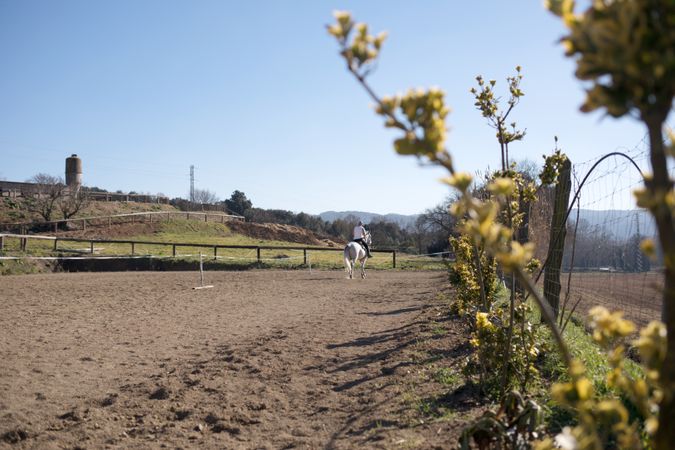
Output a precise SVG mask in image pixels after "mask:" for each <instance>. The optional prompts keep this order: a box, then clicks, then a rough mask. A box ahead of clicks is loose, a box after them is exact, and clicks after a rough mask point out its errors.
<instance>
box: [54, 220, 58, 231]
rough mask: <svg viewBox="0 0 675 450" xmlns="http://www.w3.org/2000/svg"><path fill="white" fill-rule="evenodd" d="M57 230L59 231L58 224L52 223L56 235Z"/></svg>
mask: <svg viewBox="0 0 675 450" xmlns="http://www.w3.org/2000/svg"><path fill="white" fill-rule="evenodd" d="M58 229H59V223H58V222H54V233H56V232H57V231H58Z"/></svg>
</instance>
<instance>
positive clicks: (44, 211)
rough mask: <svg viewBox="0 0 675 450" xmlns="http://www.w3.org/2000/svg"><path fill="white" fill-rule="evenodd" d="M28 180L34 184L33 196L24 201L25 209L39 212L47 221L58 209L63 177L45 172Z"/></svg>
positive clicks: (62, 188)
mask: <svg viewBox="0 0 675 450" xmlns="http://www.w3.org/2000/svg"><path fill="white" fill-rule="evenodd" d="M28 182H29V183H33V184H34V185H35V190H34V194H33V196H32V197H30V198H28V199H26V201H25V205H26V209H28V210H29V211H30V212H32V213H36V214H39V215H40V216H41V217H42V218H43V219H44V220H45V221H47V222H49V221H50V220H52V217H53V215H54V213H55V212H56V211H57V210H58V202H59V199H60V198H61V197H63V195H64V190H65V188H66V185H65V184H64V183H63V179H62V178H60V177H56V176H53V175H49V174H46V173H38V174H36V175H34V176H33V177H31V178H30V179H29V180H28Z"/></svg>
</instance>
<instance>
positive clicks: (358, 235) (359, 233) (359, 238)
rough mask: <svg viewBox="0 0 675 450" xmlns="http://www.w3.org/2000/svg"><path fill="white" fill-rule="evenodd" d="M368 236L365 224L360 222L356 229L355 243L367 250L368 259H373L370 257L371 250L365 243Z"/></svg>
mask: <svg viewBox="0 0 675 450" xmlns="http://www.w3.org/2000/svg"><path fill="white" fill-rule="evenodd" d="M365 235H366V229H365V228H364V227H363V222H361V221H360V220H359V223H358V225H356V226H355V227H354V242H358V243H359V244H361V245H362V246H363V248H364V249H366V255H367V256H368V258H371V256H370V249H369V248H368V244H366V243H365V241H364V240H363V237H364V236H365Z"/></svg>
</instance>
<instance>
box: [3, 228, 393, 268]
mask: <svg viewBox="0 0 675 450" xmlns="http://www.w3.org/2000/svg"><path fill="white" fill-rule="evenodd" d="M7 239H18V240H19V248H20V250H21V251H23V252H26V251H27V249H28V242H29V240H31V239H33V240H49V241H53V249H52V250H53V251H55V252H56V251H59V242H81V243H86V244H89V253H90V254H92V255H93V254H94V244H124V245H129V246H130V250H131V255H135V253H136V246H137V245H152V246H160V247H171V248H172V256H173V257H176V256H179V255H178V254H177V251H176V250H177V249H178V248H180V247H193V248H195V247H196V248H205V249H210V250H212V251H213V258H214V259H217V258H218V249H238V250H255V251H256V260H257V262H258V263H260V262H262V258H261V255H260V252H261V251H262V250H302V252H303V257H304V258H303V263H304V264H305V265H307V252H308V251H327V252H331V251H332V252H335V251H338V252H342V251H343V250H344V249H343V248H334V247H316V246H288V247H285V246H278V245H221V244H191V243H187V242H153V241H132V240H117V239H82V238H68V237H58V236H36V235H31V234H0V252H3V251H4V248H5V243H6V240H7ZM371 252H372V253H391V255H392V268H394V269H395V268H396V250H393V249H372V250H371Z"/></svg>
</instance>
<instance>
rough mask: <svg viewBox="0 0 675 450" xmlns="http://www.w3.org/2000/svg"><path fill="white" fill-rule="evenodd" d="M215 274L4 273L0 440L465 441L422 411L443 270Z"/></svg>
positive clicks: (304, 444)
mask: <svg viewBox="0 0 675 450" xmlns="http://www.w3.org/2000/svg"><path fill="white" fill-rule="evenodd" d="M206 277H207V278H206V281H207V282H208V283H209V284H212V285H213V286H214V287H213V288H212V289H205V290H193V289H192V288H193V287H194V286H196V285H197V284H198V275H197V274H196V273H194V272H187V273H176V272H171V273H143V272H137V273H96V274H94V273H75V274H44V275H27V276H4V277H0V361H1V363H0V448H2V447H7V448H13V449H14V448H247V449H248V448H261V449H262V448H270V449H271V448H364V447H365V448H413V447H415V448H450V447H452V446H454V445H455V443H456V440H455V439H456V434H457V432H458V428H457V427H458V423H460V422H462V420H465V418H464V417H461V416H460V417H458V418H457V419H456V420H454V421H453V420H449V421H443V422H438V423H424V421H420V422H419V423H417V424H415V423H412V422H411V421H412V420H416V419H413V418H410V416H409V414H408V413H406V411H407V410H409V409H410V402H411V400H410V397H411V394H410V392H409V389H410V384H411V381H410V380H414V379H415V377H416V376H417V375H416V373H415V371H416V370H417V369H416V368H415V365H414V362H413V360H414V352H416V351H417V352H418V353H419V346H418V345H419V333H420V332H423V331H424V326H425V325H424V324H425V323H426V322H425V320H422V318H423V317H425V314H426V315H427V316H428V315H429V314H430V313H433V308H434V306H433V304H434V301H436V302H437V300H434V299H437V298H438V294H439V292H441V291H442V290H443V289H445V288H446V283H444V278H445V277H444V274H443V273H440V272H394V271H370V272H369V278H368V279H367V280H365V281H364V280H360V279H359V280H346V279H345V278H344V273H343V272H339V271H333V272H316V271H315V272H313V273H311V274H310V273H309V272H308V271H250V272H209V273H207V274H206ZM429 308H432V310H430V309H429ZM436 315H438V314H436ZM420 327H421V328H420ZM451 328H452V326H451ZM454 333H457V339H456V340H457V341H458V342H459V341H461V342H464V341H465V339H464V338H461V337H460V336H459V332H458V331H457V332H456V331H450V332H449V335H448V334H447V333H446V336H450V337H452V336H453V335H454ZM428 334H429V333H427V335H428ZM443 346H444V347H443V348H446V347H447V343H446V344H443ZM448 350H451V349H448ZM438 357H440V356H438ZM459 403H460V405H461V399H460V401H459ZM469 403H470V402H469ZM470 406H471V405H468V406H467V408H469V407H470Z"/></svg>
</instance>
